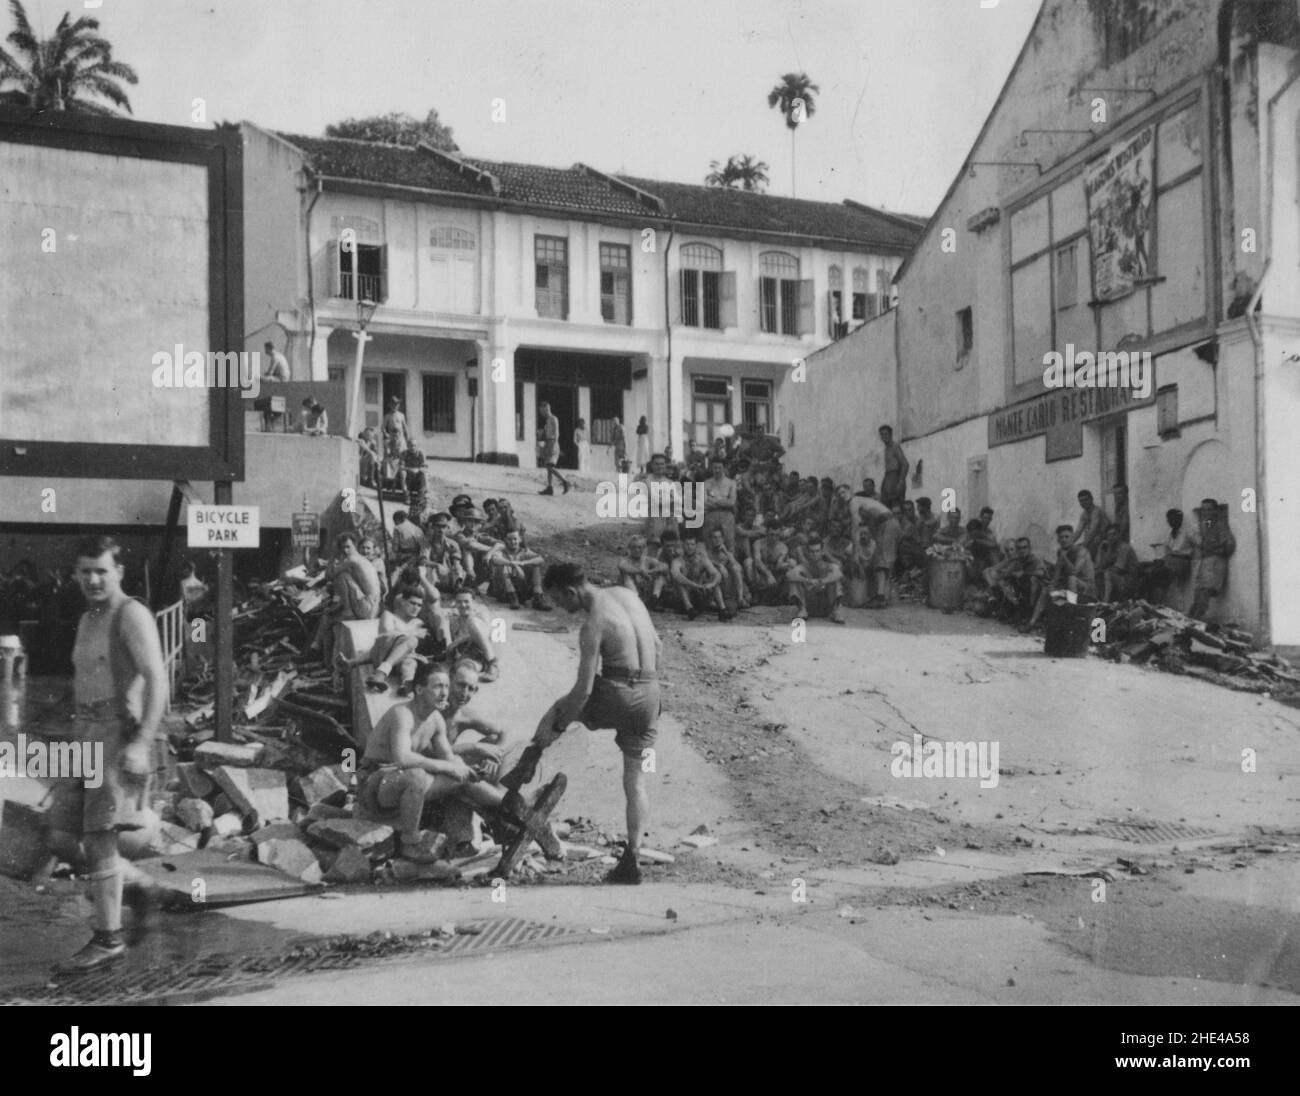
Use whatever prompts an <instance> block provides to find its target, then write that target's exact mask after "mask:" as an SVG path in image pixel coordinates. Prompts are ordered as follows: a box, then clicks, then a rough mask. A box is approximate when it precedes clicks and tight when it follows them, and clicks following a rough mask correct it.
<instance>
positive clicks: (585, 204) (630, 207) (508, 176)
mask: <svg viewBox="0 0 1300 1096" xmlns="http://www.w3.org/2000/svg"><path fill="white" fill-rule="evenodd" d="M461 159H463V160H464V161H465V162H466V163H467V164H473V165H474V166H475V167H477V168H480V169H481V170H483V171H487V172H490V173H491V174H492V175H495V176H496V177H497V178H498V179H499V180H500V181H501V197H503V198H506V199H508V200H510V201H515V202H527V203H529V204H536V205H548V206H564V207H566V208H569V209H574V210H587V211H588V212H591V213H624V214H630V215H632V216H641V217H644V216H646V215H647V214H649V213H654V212H655V209H654V206H653V205H652V204H651V203H648V202H646V201H645V200H643V199H640V198H638V197H637V195H635V194H634V193H632V192H631V191H627V190H623V189H621V188H619V187H616V186H612V185H610V183H609V182H608V180H606V179H604V178H602V177H601V176H600V175H599V174H591V173H588V172H586V171H583V170H582V169H581V168H577V167H542V166H541V165H539V164H515V163H508V162H503V161H497V160H472V159H470V158H469V157H467V156H462V157H461Z"/></svg>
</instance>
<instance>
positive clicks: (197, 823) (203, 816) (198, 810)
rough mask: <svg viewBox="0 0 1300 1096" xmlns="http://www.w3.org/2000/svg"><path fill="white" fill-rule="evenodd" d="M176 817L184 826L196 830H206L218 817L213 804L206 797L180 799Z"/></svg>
mask: <svg viewBox="0 0 1300 1096" xmlns="http://www.w3.org/2000/svg"><path fill="white" fill-rule="evenodd" d="M175 810H176V819H177V821H179V822H180V824H181V825H182V826H185V827H186V828H187V829H191V830H194V831H195V832H196V833H197V832H198V831H200V830H206V829H207V828H208V827H209V826H211V825H212V820H213V819H214V818H216V816H217V815H216V812H215V811H214V810H213V809H212V804H211V803H209V802H208V801H207V800H205V799H195V798H189V799H178V800H177V801H176V808H175Z"/></svg>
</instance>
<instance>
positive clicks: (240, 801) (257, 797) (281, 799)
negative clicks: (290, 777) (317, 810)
mask: <svg viewBox="0 0 1300 1096" xmlns="http://www.w3.org/2000/svg"><path fill="white" fill-rule="evenodd" d="M212 779H213V780H215V781H216V782H217V784H218V786H219V787H220V788H221V790H222V791H223V792H225V794H226V795H227V796H229V797H230V801H231V803H233V804H234V806H235V810H237V811H238V812H239V813H240V814H242V815H243V816H244V817H245V818H251V819H252V820H253V825H254V826H263V825H265V824H266V823H267V822H273V821H276V820H278V819H287V818H288V817H289V789H288V787H287V786H286V784H285V780H284V773H282V772H280V771H279V770H278V769H240V768H234V767H232V766H229V765H220V766H218V767H217V768H215V769H213V770H212Z"/></svg>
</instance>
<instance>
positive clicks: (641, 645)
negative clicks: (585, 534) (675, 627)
mask: <svg viewBox="0 0 1300 1096" xmlns="http://www.w3.org/2000/svg"><path fill="white" fill-rule="evenodd" d="M542 585H543V587H544V589H546V590H547V592H548V593H550V594H551V595H552V596H553V597H554V598H555V600H556V602H557V603H558V604H559V605H560V606H561V607H562V608H564V609H567V610H568V611H569V612H571V613H585V614H586V616H587V619H586V620H585V621H583V624H582V630H581V632H580V634H579V636H578V650H579V662H578V678H577V681H575V682H574V685H573V688H572V689H570V690H569V691H568V692H567V693H565V695H564V696H562V697H560V699H559V700H557V701H556V702H555V703H554V704H552V705H551V706H550V708H548V709H547V711H546V714H545V715H544V716H542V719H541V722H540V723H538V725H537V733H536V734H535V735H534V736H533V743H534V744H535V745H537V746H539V747H541V748H542V749H545V748H546V747H547V746H549V745H550V744H551V743H552V742H554V741H555V740H556V739H557V738H558V737H559V736H560V735H561V734H563V733H564V731H565V729H566V728H567V727H568V726H569V724H570V723H583V724H585V725H586V726H587V727H589V728H590V729H592V730H603V729H608V728H610V727H612V728H614V731H615V735H614V742H615V743H616V744H617V746H618V748H619V749H620V750H622V751H623V793H624V795H625V796H626V797H627V847H626V848H625V849H624V851H623V857H622V859H621V860H620V861H619V863H618V866H617V867H616V868H614V869H613V870H612V871H611V872H610V873H609V874H608V875H607V876H606V877H605V879H606V881H607V882H610V883H640V882H641V868H640V867H639V866H638V864H637V858H638V856H639V853H640V850H641V834H642V833H643V832H644V830H645V825H646V821H647V819H648V817H649V813H650V799H649V795H648V794H647V791H646V783H645V769H644V768H643V767H642V763H643V761H644V760H645V756H646V751H647V750H649V749H651V748H652V747H653V746H654V743H655V737H656V735H657V733H658V731H657V728H656V726H655V724H656V722H657V720H658V719H659V713H660V711H661V709H662V705H661V704H660V699H659V653H660V651H661V649H662V646H663V645H662V643H661V641H660V639H659V636H658V635H657V634H656V632H655V628H654V624H653V623H651V621H650V614H649V613H648V612H646V608H645V606H644V605H642V604H641V600H640V598H638V597H637V595H636V594H635V593H633V592H632V591H631V590H628V589H626V588H624V587H622V586H612V587H609V588H606V589H597V588H596V587H594V586H592V585H591V583H589V582H588V581H587V576H586V575H585V574H584V573H583V570H582V566H581V565H580V564H577V563H556V564H552V565H551V566H550V567H549V568H548V569H547V571H546V577H545V578H544V579H543V580H542Z"/></svg>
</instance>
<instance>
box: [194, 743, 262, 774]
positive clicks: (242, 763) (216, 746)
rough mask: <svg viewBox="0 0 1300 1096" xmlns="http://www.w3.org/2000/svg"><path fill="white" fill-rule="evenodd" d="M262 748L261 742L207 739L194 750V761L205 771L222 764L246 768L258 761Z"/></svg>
mask: <svg viewBox="0 0 1300 1096" xmlns="http://www.w3.org/2000/svg"><path fill="white" fill-rule="evenodd" d="M263 748H264V747H263V746H262V745H261V743H250V744H245V743H240V742H214V741H209V742H205V743H203V745H201V746H200V747H199V748H198V749H196V750H195V751H194V761H195V763H196V764H197V765H198V766H199V768H201V769H203V770H205V771H207V772H211V771H212V770H213V769H216V768H219V767H220V766H222V765H227V766H230V767H233V768H243V769H248V768H252V767H253V766H254V765H256V764H257V763H258V761H259V760H260V758H261V756H262V750H263Z"/></svg>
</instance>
